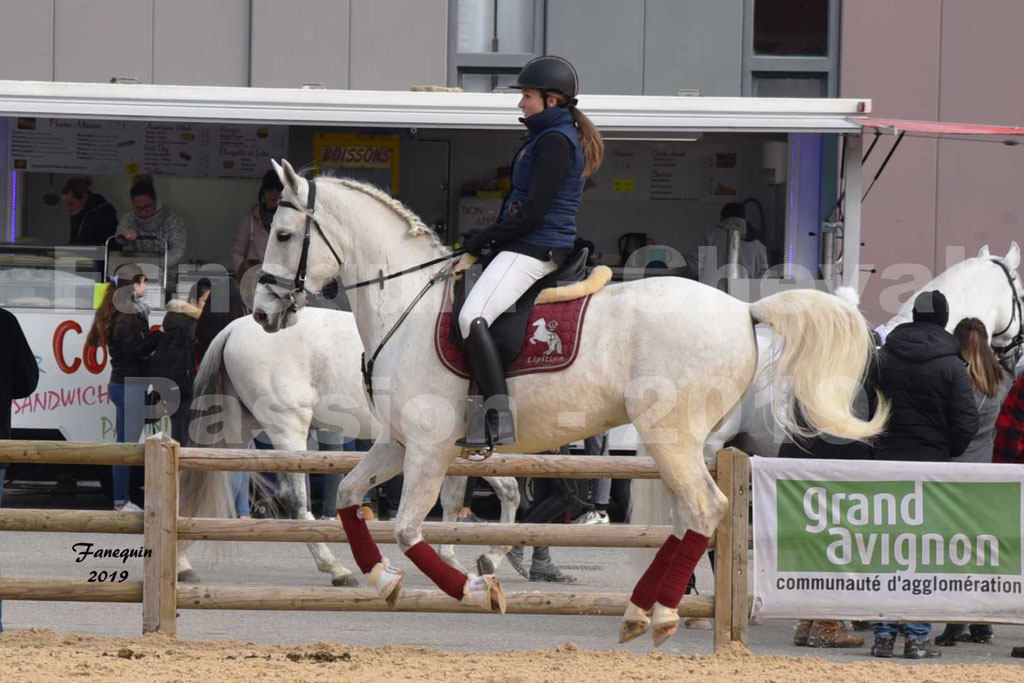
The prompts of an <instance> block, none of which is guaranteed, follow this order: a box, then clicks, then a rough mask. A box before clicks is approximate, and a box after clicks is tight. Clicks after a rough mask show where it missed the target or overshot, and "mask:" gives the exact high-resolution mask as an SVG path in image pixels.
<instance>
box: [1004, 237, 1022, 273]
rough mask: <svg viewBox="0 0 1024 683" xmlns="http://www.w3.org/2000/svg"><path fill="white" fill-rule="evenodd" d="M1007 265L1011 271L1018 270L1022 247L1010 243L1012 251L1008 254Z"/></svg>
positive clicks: (1015, 243)
mask: <svg viewBox="0 0 1024 683" xmlns="http://www.w3.org/2000/svg"><path fill="white" fill-rule="evenodd" d="M1006 265H1008V266H1009V267H1010V270H1017V266H1019V265H1020V246H1019V245H1018V244H1017V242H1010V251H1008V252H1006Z"/></svg>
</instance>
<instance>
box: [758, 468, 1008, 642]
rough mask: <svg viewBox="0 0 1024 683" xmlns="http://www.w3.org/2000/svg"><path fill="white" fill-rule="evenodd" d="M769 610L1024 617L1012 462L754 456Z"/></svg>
mask: <svg viewBox="0 0 1024 683" xmlns="http://www.w3.org/2000/svg"><path fill="white" fill-rule="evenodd" d="M752 471H753V496H754V609H755V611H756V612H758V613H760V614H761V616H764V617H767V618H809V619H814V618H832V619H861V620H869V621H874V620H883V621H959V622H985V621H992V622H1005V623H1018V624H1024V575H1022V571H1021V567H1022V556H1021V540H1020V539H1021V531H1022V526H1021V509H1022V500H1021V491H1022V489H1024V487H1022V485H1021V484H1022V482H1024V468H1022V467H1015V466H1012V465H991V464H966V463H933V462H922V463H915V462H888V461H874V460H872V461H846V460H814V459H806V460H794V459H776V458H753V462H752Z"/></svg>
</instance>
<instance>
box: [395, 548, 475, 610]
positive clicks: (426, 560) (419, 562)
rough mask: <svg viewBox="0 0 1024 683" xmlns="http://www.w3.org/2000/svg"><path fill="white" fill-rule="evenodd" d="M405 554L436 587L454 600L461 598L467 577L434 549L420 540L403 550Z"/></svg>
mask: <svg viewBox="0 0 1024 683" xmlns="http://www.w3.org/2000/svg"><path fill="white" fill-rule="evenodd" d="M405 556H406V557H408V558H409V559H410V560H412V563H413V564H414V565H416V567H417V568H418V569H419V570H420V571H421V572H423V573H424V574H426V575H427V576H428V577H430V580H431V581H433V582H434V583H435V584H436V585H437V587H438V588H440V589H441V590H443V591H444V592H445V593H447V594H448V595H450V596H452V597H453V598H455V599H456V600H462V595H463V589H464V588H465V586H466V581H467V577H466V575H465V574H463V573H462V572H460V571H459V570H458V569H456V568H455V567H452V566H451V565H450V564H448V563H447V562H445V561H444V560H442V559H441V558H440V556H438V554H437V553H436V552H434V549H433V548H431V547H430V546H429V545H427V544H426V543H425V542H423V541H420V542H419V543H417V544H416V545H414V546H413V547H411V548H409V549H408V550H406V551H405Z"/></svg>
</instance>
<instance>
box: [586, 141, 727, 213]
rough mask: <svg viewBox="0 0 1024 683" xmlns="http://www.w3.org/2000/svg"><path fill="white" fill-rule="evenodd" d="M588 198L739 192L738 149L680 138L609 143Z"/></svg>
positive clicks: (689, 198) (713, 196)
mask: <svg viewBox="0 0 1024 683" xmlns="http://www.w3.org/2000/svg"><path fill="white" fill-rule="evenodd" d="M593 180H594V183H595V184H596V185H595V187H594V188H593V189H592V190H589V191H588V192H587V194H586V198H587V199H588V200H591V199H594V200H598V201H639V202H702V201H716V200H729V199H735V198H738V197H739V195H740V168H739V154H738V152H736V151H735V150H732V149H725V148H717V147H711V146H708V145H701V144H700V143H691V142H678V143H661V142H631V143H628V145H627V144H622V143H619V144H615V143H609V144H608V146H607V147H606V149H605V158H604V164H603V165H602V166H601V168H600V169H599V170H598V171H597V173H595V174H594V176H593Z"/></svg>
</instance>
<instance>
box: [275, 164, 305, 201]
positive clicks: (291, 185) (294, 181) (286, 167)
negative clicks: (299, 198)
mask: <svg viewBox="0 0 1024 683" xmlns="http://www.w3.org/2000/svg"><path fill="white" fill-rule="evenodd" d="M274 170H276V171H277V175H278V177H279V178H280V179H281V183H282V184H283V185H284V186H285V187H287V188H288V189H289V190H291V192H292V194H294V195H297V194H299V188H300V187H301V186H302V182H301V181H302V178H300V177H299V174H298V173H296V172H295V169H294V168H292V165H291V164H289V163H288V160H287V159H281V165H280V166H278V165H277V164H274Z"/></svg>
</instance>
